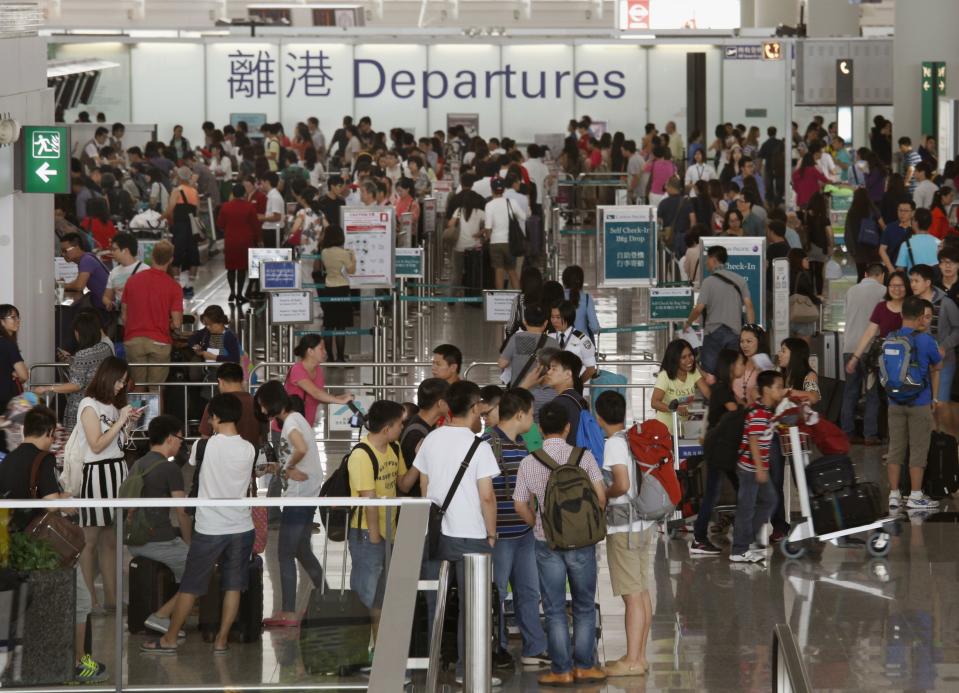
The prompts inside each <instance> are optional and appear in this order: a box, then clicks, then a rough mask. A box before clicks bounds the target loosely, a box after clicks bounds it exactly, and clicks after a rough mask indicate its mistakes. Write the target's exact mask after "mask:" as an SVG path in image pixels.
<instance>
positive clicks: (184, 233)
mask: <svg viewBox="0 0 959 693" xmlns="http://www.w3.org/2000/svg"><path fill="white" fill-rule="evenodd" d="M176 180H177V186H176V187H175V188H173V190H171V191H170V201H169V202H168V204H167V208H166V212H165V213H164V216H165V217H166V218H167V221H168V222H169V223H170V230H171V232H172V234H173V246H174V248H176V252H175V253H174V254H173V267H174V268H177V269H179V271H180V286H182V287H183V297H184V298H193V279H194V278H195V276H196V271H197V267H199V265H200V252H199V249H198V248H197V245H196V239H194V238H193V226H192V224H191V222H190V215H191V214H196V211H197V207H198V206H199V204H200V194H199V193H198V192H197V189H196V187H194V184H193V171H191V170H190V169H189V168H187V167H186V166H180V167H178V168H177V170H176ZM180 205H184V209H180V210H177V207H179V206H180ZM191 206H192V207H191ZM175 276H176V275H175V274H174V277H175Z"/></svg>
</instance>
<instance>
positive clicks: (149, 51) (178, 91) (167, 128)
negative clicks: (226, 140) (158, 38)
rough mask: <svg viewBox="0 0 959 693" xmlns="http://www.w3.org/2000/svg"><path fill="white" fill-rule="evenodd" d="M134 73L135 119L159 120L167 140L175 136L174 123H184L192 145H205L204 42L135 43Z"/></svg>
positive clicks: (132, 51) (160, 135)
mask: <svg viewBox="0 0 959 693" xmlns="http://www.w3.org/2000/svg"><path fill="white" fill-rule="evenodd" d="M130 74H131V80H130V94H131V99H130V101H131V104H132V111H133V112H132V118H131V120H132V122H134V123H155V124H156V126H157V137H158V138H159V139H160V140H162V141H164V142H169V141H170V138H171V137H173V126H174V125H182V126H183V134H184V135H185V136H186V138H187V139H188V140H190V143H191V144H193V145H194V146H199V145H202V144H203V130H202V129H200V126H201V125H202V123H203V121H204V120H206V106H205V100H206V99H205V97H204V88H205V79H204V75H203V46H202V45H201V44H198V43H138V44H134V45H133V46H131V49H130ZM225 122H226V121H223V122H222V123H221V122H219V121H217V125H218V126H220V127H222V126H223V125H224V124H225Z"/></svg>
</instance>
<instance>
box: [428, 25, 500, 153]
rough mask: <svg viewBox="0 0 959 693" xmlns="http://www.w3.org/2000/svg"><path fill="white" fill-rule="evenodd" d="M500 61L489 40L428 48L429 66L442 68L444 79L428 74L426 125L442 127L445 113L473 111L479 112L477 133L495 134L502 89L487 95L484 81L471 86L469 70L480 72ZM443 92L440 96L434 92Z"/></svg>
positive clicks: (494, 66)
mask: <svg viewBox="0 0 959 693" xmlns="http://www.w3.org/2000/svg"><path fill="white" fill-rule="evenodd" d="M499 64H500V47H499V46H496V45H491V44H465V45H464V44H438V45H435V46H430V48H429V69H430V71H431V72H435V71H442V72H443V73H444V74H445V77H446V81H445V82H444V80H443V79H442V78H441V77H440V76H438V75H433V76H431V77H430V87H429V89H430V90H429V95H430V96H429V98H428V99H427V101H428V108H429V129H430V132H433V131H434V130H444V131H445V130H446V116H447V114H448V113H476V114H477V115H479V134H480V136H481V137H485V138H489V137H499V136H500V135H501V134H502V133H501V132H500V108H501V107H502V103H503V97H502V90H500V89H494V90H492V91H491V92H490V94H489V95H487V93H486V90H485V84H483V83H482V81H481V80H480V82H478V83H477V89H476V90H475V91H474V90H473V89H472V88H471V86H472V84H471V80H472V79H473V77H472V74H471V73H478V74H480V75H482V74H484V73H485V71H486V70H497V69H499ZM443 92H445V93H444V95H443V96H438V97H435V96H434V95H437V94H440V93H443Z"/></svg>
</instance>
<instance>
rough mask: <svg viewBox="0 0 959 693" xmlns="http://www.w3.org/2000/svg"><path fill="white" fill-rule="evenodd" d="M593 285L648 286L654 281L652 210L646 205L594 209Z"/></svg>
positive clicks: (654, 213)
mask: <svg viewBox="0 0 959 693" xmlns="http://www.w3.org/2000/svg"><path fill="white" fill-rule="evenodd" d="M597 210H598V214H597V218H596V225H597V233H596V244H597V247H596V257H597V263H596V271H597V281H596V283H597V284H598V285H599V286H602V287H640V286H650V285H651V284H653V283H654V282H655V280H656V257H657V253H656V209H655V208H654V207H651V206H649V205H627V206H625V207H613V206H600V207H597Z"/></svg>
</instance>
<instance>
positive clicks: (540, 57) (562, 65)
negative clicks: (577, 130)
mask: <svg viewBox="0 0 959 693" xmlns="http://www.w3.org/2000/svg"><path fill="white" fill-rule="evenodd" d="M507 65H508V66H510V68H512V69H513V70H514V71H516V72H517V73H521V72H525V78H526V79H525V83H524V81H523V77H522V76H520V75H514V76H513V78H512V80H511V86H512V93H513V94H514V96H515V95H516V94H520V93H523V90H524V89H525V90H526V94H527V97H528V98H524V99H522V100H521V99H518V98H508V96H507V98H504V99H503V133H504V134H508V135H509V136H510V137H512V138H514V139H516V140H519V141H524V142H531V141H532V140H533V135H535V134H536V133H548V132H554V133H556V132H566V125H567V123H568V122H569V119H570V118H572V117H573V116H574V110H573V106H574V100H575V97H574V90H575V89H576V88H577V86H576V85H575V84H574V75H573V72H574V65H573V47H572V46H568V45H557V44H553V45H550V44H539V45H521V46H503V64H502V69H505V68H506V66H507ZM496 79H497V80H499V81H502V79H503V78H502V77H499V78H496ZM578 88H579V91H580V92H581V93H590V92H592V91H593V90H594V89H598V87H597V86H596V85H592V86H591V80H588V79H584V78H582V77H581V78H580V83H579V87H578ZM504 93H505V92H504ZM530 96H532V97H533V98H529V97H530Z"/></svg>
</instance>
